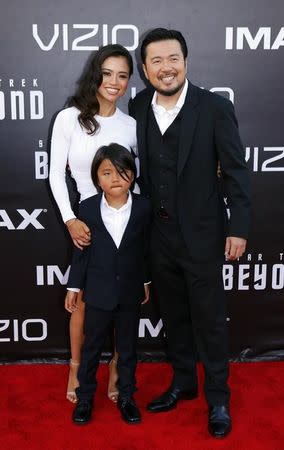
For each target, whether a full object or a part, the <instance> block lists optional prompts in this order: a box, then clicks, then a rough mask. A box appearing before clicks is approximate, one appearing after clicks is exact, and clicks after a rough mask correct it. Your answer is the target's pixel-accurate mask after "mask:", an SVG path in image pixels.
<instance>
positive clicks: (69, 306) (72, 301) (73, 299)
mask: <svg viewBox="0 0 284 450" xmlns="http://www.w3.org/2000/svg"><path fill="white" fill-rule="evenodd" d="M77 297H78V292H73V291H67V294H66V297H65V309H66V310H67V311H68V312H70V313H71V314H72V312H74V311H76V310H77V308H78V306H77Z"/></svg>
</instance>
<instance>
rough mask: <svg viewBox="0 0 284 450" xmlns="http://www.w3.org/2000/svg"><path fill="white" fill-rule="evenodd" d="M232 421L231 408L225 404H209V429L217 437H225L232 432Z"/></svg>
mask: <svg viewBox="0 0 284 450" xmlns="http://www.w3.org/2000/svg"><path fill="white" fill-rule="evenodd" d="M231 429H232V421H231V416H230V412H229V408H228V407H227V406H226V405H223V406H209V416H208V431H209V433H210V434H211V435H212V436H214V437H216V438H223V437H225V436H227V434H229V433H230V431H231Z"/></svg>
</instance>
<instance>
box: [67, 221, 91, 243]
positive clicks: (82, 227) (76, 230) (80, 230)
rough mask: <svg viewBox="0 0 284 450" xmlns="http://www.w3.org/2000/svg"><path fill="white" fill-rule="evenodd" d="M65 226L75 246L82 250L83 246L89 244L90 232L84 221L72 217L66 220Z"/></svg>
mask: <svg viewBox="0 0 284 450" xmlns="http://www.w3.org/2000/svg"><path fill="white" fill-rule="evenodd" d="M66 226H67V228H68V231H69V233H70V236H71V238H72V240H73V243H74V245H75V246H76V247H78V248H79V249H80V250H83V248H84V247H86V246H87V245H90V243H91V232H90V229H89V227H87V225H86V224H85V223H84V222H82V221H81V220H79V219H75V218H74V219H70V220H67V222H66Z"/></svg>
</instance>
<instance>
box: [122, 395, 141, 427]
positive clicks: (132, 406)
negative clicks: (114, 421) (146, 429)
mask: <svg viewBox="0 0 284 450" xmlns="http://www.w3.org/2000/svg"><path fill="white" fill-rule="evenodd" d="M117 407H118V409H119V410H120V413H121V417H122V419H123V420H124V421H125V422H127V423H130V424H135V423H140V422H141V414H140V411H139V409H138V408H137V405H136V403H135V400H134V399H133V398H132V397H130V398H123V397H118V400H117Z"/></svg>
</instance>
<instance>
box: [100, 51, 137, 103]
mask: <svg viewBox="0 0 284 450" xmlns="http://www.w3.org/2000/svg"><path fill="white" fill-rule="evenodd" d="M102 75H103V81H102V84H101V85H100V87H99V89H98V91H97V97H98V100H99V102H100V104H102V102H107V103H114V104H115V103H116V102H117V100H118V99H119V98H120V97H122V95H124V94H125V91H126V89H127V86H128V80H129V67H128V64H127V59H126V58H125V57H124V56H110V57H109V58H107V59H105V61H104V62H103V64H102Z"/></svg>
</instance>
